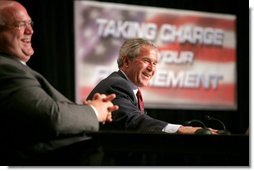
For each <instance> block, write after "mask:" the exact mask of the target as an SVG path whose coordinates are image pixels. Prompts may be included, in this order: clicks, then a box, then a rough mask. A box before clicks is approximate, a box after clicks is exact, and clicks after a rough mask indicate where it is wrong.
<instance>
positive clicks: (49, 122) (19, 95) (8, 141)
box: [0, 54, 99, 163]
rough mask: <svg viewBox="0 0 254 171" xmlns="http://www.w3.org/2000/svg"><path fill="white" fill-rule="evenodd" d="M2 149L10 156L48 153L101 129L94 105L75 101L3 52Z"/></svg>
mask: <svg viewBox="0 0 254 171" xmlns="http://www.w3.org/2000/svg"><path fill="white" fill-rule="evenodd" d="M0 108H1V112H0V113H1V115H0V116H1V120H0V122H1V123H0V133H1V148H2V149H5V152H6V151H7V153H8V156H9V157H10V154H11V157H13V156H15V154H17V155H20V156H29V155H31V154H34V153H45V152H47V151H52V150H55V149H58V148H60V147H64V146H66V145H70V144H72V143H75V142H79V141H82V140H86V139H90V138H89V137H87V136H86V135H85V134H84V132H86V131H88V132H90V131H98V129H99V123H98V120H97V117H96V114H95V112H94V111H93V109H92V108H91V107H90V106H84V105H78V104H74V103H73V102H71V101H70V100H68V99H67V98H66V97H64V96H63V95H62V94H61V93H59V92H58V91H57V90H56V89H55V88H53V87H52V86H51V85H50V84H49V83H48V81H47V80H46V79H45V78H44V77H43V76H42V75H40V74H39V73H37V72H35V71H33V70H32V69H31V68H29V67H28V66H26V65H23V64H22V63H21V62H20V61H18V60H17V58H13V57H11V56H8V55H4V54H0ZM0 163H1V162H0Z"/></svg>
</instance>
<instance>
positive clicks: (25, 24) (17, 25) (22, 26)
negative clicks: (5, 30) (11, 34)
mask: <svg viewBox="0 0 254 171" xmlns="http://www.w3.org/2000/svg"><path fill="white" fill-rule="evenodd" d="M1 25H2V26H7V27H14V28H17V29H19V30H24V29H25V28H27V27H31V28H33V25H34V22H33V21H32V20H29V21H19V22H16V23H15V24H13V25H7V24H1Z"/></svg>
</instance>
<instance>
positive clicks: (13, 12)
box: [0, 1, 30, 23]
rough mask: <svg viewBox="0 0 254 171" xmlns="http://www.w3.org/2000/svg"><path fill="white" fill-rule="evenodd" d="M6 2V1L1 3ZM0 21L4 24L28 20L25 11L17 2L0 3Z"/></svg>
mask: <svg viewBox="0 0 254 171" xmlns="http://www.w3.org/2000/svg"><path fill="white" fill-rule="evenodd" d="M3 2H6V1H3ZM0 20H2V22H4V23H13V22H17V21H23V20H30V17H29V15H28V13H27V11H26V9H25V8H24V7H23V6H22V5H21V4H19V3H17V2H12V1H7V2H6V3H0Z"/></svg>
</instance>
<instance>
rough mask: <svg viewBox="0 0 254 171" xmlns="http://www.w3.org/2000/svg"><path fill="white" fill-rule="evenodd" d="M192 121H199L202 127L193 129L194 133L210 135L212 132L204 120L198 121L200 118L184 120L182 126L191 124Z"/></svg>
mask: <svg viewBox="0 0 254 171" xmlns="http://www.w3.org/2000/svg"><path fill="white" fill-rule="evenodd" d="M192 123H199V124H200V125H202V127H203V128H202V129H198V130H196V131H195V134H202V135H211V134H212V132H211V131H210V130H209V129H208V128H207V126H206V125H205V124H204V122H202V121H200V120H195V119H194V120H190V121H186V122H184V124H183V125H184V126H187V125H191V124H192Z"/></svg>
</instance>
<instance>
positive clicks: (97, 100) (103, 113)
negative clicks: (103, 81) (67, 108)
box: [83, 93, 119, 124]
mask: <svg viewBox="0 0 254 171" xmlns="http://www.w3.org/2000/svg"><path fill="white" fill-rule="evenodd" d="M115 98H116V95H115V94H110V95H105V94H99V93H96V94H95V95H94V96H93V100H88V101H83V104H84V105H87V104H88V105H92V106H93V107H94V108H95V109H96V110H97V112H98V116H97V117H98V120H99V122H102V123H103V124H105V122H111V121H112V112H113V111H115V110H118V108H119V107H118V106H117V105H114V104H113V103H112V102H111V101H112V100H113V99H115Z"/></svg>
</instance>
